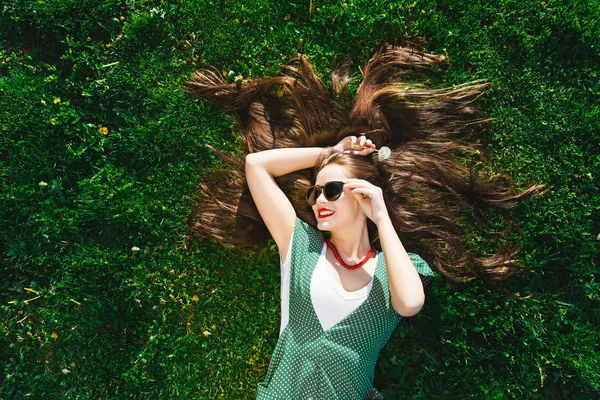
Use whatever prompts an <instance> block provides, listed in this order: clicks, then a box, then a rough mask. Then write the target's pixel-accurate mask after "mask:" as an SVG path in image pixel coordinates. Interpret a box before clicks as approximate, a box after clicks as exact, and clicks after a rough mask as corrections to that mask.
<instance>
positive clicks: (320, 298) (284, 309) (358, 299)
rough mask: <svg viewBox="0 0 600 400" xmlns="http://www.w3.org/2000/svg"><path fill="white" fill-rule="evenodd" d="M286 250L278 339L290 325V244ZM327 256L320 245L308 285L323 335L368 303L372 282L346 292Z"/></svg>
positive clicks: (282, 275)
mask: <svg viewBox="0 0 600 400" xmlns="http://www.w3.org/2000/svg"><path fill="white" fill-rule="evenodd" d="M292 240H293V235H292ZM288 249H289V251H288V254H287V258H286V260H285V261H284V262H283V263H281V326H280V328H279V335H281V332H283V330H284V329H285V327H286V326H287V324H288V321H289V309H290V266H291V258H292V242H291V241H290V246H289V247H288ZM326 254H327V244H326V243H323V250H322V251H321V256H320V257H319V261H318V262H317V265H316V267H315V270H314V272H313V274H312V278H311V281H310V298H311V300H312V304H313V307H314V309H315V314H316V315H317V317H318V319H319V322H320V323H321V327H322V328H323V330H324V331H326V330H328V329H329V328H331V327H332V326H334V325H335V324H337V323H338V322H340V321H341V320H343V319H344V318H346V317H347V316H348V315H349V314H350V313H351V312H352V311H354V310H355V309H356V308H358V306H360V305H361V304H362V303H363V302H364V301H365V300H366V299H367V297H368V296H369V293H370V292H371V288H372V287H373V278H371V280H370V281H369V283H368V284H367V285H366V286H365V287H363V288H361V289H358V290H355V291H352V292H348V291H347V290H346V289H344V288H343V287H342V285H341V284H340V283H339V282H338V281H337V279H336V278H335V276H334V275H333V271H331V269H330V266H329V264H328V263H327V260H326V258H325V255H326ZM378 255H379V252H377V255H376V256H375V257H377V256H378ZM375 262H377V260H375Z"/></svg>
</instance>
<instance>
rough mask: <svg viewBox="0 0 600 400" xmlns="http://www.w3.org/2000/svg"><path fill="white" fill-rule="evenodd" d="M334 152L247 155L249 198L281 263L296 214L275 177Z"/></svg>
mask: <svg viewBox="0 0 600 400" xmlns="http://www.w3.org/2000/svg"><path fill="white" fill-rule="evenodd" d="M334 151H335V150H334V149H333V148H332V147H328V148H321V147H301V148H289V149H273V150H265V151H260V152H258V153H252V154H248V155H247V156H246V180H247V182H248V187H249V188H250V193H251V194H252V199H253V200H254V203H255V204H256V208H257V209H258V212H259V213H260V216H261V217H262V219H263V221H264V223H265V225H266V226H267V229H268V230H269V233H270V234H271V236H273V239H274V240H275V243H276V244H277V247H278V249H279V256H280V257H281V260H282V261H283V260H285V259H286V257H287V254H288V250H289V249H288V247H289V245H290V239H291V237H292V233H293V232H294V225H295V223H296V212H295V211H294V207H292V203H291V202H290V201H289V200H288V198H287V197H286V196H285V194H284V193H283V191H282V190H281V189H280V188H279V186H278V185H277V183H276V182H275V178H277V177H279V176H282V175H286V174H289V173H291V172H294V171H298V170H301V169H305V168H312V167H314V166H316V164H317V163H318V162H319V161H320V160H322V159H323V158H324V157H326V156H328V155H330V154H332V153H333V152H334Z"/></svg>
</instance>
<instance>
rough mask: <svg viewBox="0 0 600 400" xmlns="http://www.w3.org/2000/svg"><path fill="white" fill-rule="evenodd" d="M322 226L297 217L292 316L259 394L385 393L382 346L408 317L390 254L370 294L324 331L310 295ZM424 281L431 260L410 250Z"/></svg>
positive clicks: (264, 398)
mask: <svg viewBox="0 0 600 400" xmlns="http://www.w3.org/2000/svg"><path fill="white" fill-rule="evenodd" d="M323 243H324V239H323V235H322V234H321V232H320V231H318V230H317V229H315V228H313V227H312V226H310V225H308V224H307V223H305V222H303V221H302V220H300V219H297V220H296V225H295V228H294V239H293V242H292V249H291V251H292V252H291V270H290V296H289V322H288V324H287V325H286V327H285V328H284V330H283V332H281V335H280V337H279V340H278V342H277V345H276V346H275V350H274V352H273V356H272V357H271V361H270V363H269V369H268V371H267V376H266V378H265V380H264V381H263V382H261V383H259V385H258V391H257V397H256V398H257V399H260V400H281V399H315V400H316V399H327V400H331V399H357V400H362V399H383V396H382V395H381V394H380V393H379V392H378V391H377V389H375V388H374V387H373V375H374V372H375V364H376V362H377V358H378V357H379V352H380V351H381V349H382V348H383V346H384V345H385V344H386V343H387V341H388V340H389V338H390V336H391V335H392V333H393V332H394V330H395V329H396V327H397V325H398V323H399V322H400V320H401V319H402V317H401V316H400V315H399V314H398V313H397V312H396V311H395V310H394V308H393V307H392V304H391V298H390V292H389V286H388V281H387V273H386V267H385V261H384V257H379V258H378V261H377V265H376V267H375V275H374V278H373V287H372V288H371V291H370V293H369V296H368V297H367V299H366V300H365V301H364V302H363V303H362V304H361V305H360V306H359V307H358V308H356V309H355V310H354V311H352V312H351V313H350V314H349V315H347V316H346V317H345V318H344V319H342V320H341V321H339V322H338V323H337V324H335V325H333V326H332V327H331V328H329V329H328V330H326V331H323V329H322V327H321V324H320V322H319V320H318V317H317V315H316V313H315V311H314V308H313V305H312V300H311V296H310V280H311V277H312V274H313V271H314V269H315V266H316V265H317V262H318V260H319V256H320V254H321V250H322V248H323ZM409 256H410V258H411V260H412V261H413V264H414V265H415V267H416V268H417V271H418V272H419V273H420V274H421V275H422V278H423V281H424V283H426V281H427V280H428V279H430V278H431V277H432V276H433V272H432V271H431V269H430V268H429V266H428V265H427V263H426V262H425V261H424V260H423V259H422V258H421V257H419V256H418V255H416V254H409Z"/></svg>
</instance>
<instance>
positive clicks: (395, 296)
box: [377, 216, 425, 317]
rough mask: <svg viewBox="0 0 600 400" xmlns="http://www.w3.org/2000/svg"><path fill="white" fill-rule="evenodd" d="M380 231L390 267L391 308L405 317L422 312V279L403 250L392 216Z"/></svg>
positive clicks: (380, 227) (386, 261) (379, 227)
mask: <svg viewBox="0 0 600 400" xmlns="http://www.w3.org/2000/svg"><path fill="white" fill-rule="evenodd" d="M377 230H378V232H379V242H380V243H381V248H382V250H383V256H384V258H385V265H386V268H387V276H388V283H389V286H390V293H391V297H392V306H393V307H394V309H395V310H396V311H397V312H398V314H400V315H402V316H403V317H412V316H413V315H415V314H417V313H418V312H419V311H421V308H423V304H424V303H425V292H424V291H423V283H422V282H421V277H420V276H419V273H418V272H417V270H416V268H415V266H414V265H413V263H412V261H411V260H410V257H409V256H408V253H407V252H406V250H405V249H404V246H403V245H402V242H401V241H400V238H399V237H398V234H397V233H396V230H395V229H394V226H393V225H392V221H391V220H390V218H389V216H388V217H387V219H383V220H381V221H379V223H377Z"/></svg>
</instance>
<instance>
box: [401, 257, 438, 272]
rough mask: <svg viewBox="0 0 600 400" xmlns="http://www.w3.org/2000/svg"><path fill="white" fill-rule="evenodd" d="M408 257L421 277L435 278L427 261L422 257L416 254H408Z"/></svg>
mask: <svg viewBox="0 0 600 400" xmlns="http://www.w3.org/2000/svg"><path fill="white" fill-rule="evenodd" d="M408 256H409V257H410V261H412V263H413V265H414V266H415V269H416V270H417V272H418V273H419V275H423V276H430V277H433V276H435V274H434V273H433V271H432V269H431V267H430V266H429V264H428V263H427V261H425V260H423V258H422V257H421V256H420V255H418V254H415V253H408Z"/></svg>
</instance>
